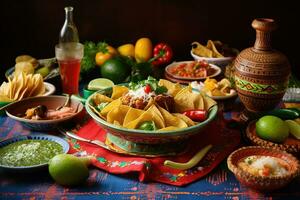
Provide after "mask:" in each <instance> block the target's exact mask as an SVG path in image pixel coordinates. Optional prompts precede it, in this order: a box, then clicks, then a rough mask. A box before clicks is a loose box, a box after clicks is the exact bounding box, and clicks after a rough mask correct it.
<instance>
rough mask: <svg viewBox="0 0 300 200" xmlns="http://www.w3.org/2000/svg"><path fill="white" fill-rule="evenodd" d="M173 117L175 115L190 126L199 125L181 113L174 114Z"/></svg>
mask: <svg viewBox="0 0 300 200" xmlns="http://www.w3.org/2000/svg"><path fill="white" fill-rule="evenodd" d="M172 115H174V116H176V117H178V118H180V119H182V120H183V121H184V122H185V123H186V124H187V125H188V126H194V125H196V124H197V123H196V122H194V121H193V120H191V119H190V118H189V117H187V116H186V115H184V114H181V113H172Z"/></svg>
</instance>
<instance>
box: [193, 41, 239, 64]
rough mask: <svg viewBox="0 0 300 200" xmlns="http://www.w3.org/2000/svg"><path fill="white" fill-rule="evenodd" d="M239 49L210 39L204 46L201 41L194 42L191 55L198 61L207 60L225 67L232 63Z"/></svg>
mask: <svg viewBox="0 0 300 200" xmlns="http://www.w3.org/2000/svg"><path fill="white" fill-rule="evenodd" d="M238 53H239V51H238V50H237V49H234V48H230V47H228V46H227V45H226V44H223V43H222V42H220V41H212V40H208V41H207V45H206V46H204V45H202V44H200V43H199V42H193V43H192V49H191V56H192V57H193V58H194V59H195V60H196V61H201V60H205V61H206V62H208V63H211V64H215V65H218V66H220V67H224V66H226V65H228V64H229V63H231V62H232V61H233V60H234V59H235V57H236V56H237V54H238Z"/></svg>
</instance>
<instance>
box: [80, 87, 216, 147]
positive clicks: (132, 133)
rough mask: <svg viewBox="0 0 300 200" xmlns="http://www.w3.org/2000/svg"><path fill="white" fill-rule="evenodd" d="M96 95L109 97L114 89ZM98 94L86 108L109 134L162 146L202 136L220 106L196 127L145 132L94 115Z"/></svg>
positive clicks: (214, 107)
mask: <svg viewBox="0 0 300 200" xmlns="http://www.w3.org/2000/svg"><path fill="white" fill-rule="evenodd" d="M96 93H100V94H104V95H107V96H109V95H111V93H112V88H106V89H104V90H99V91H97V92H96ZM96 93H94V94H93V95H91V96H90V97H89V98H88V99H87V101H86V104H85V108H86V110H87V112H88V114H89V115H90V116H91V117H92V118H93V119H94V120H95V122H97V123H98V124H99V125H100V126H101V127H102V128H104V129H105V130H106V131H107V132H109V133H111V134H112V135H115V136H117V137H121V138H124V139H125V140H128V141H132V142H134V143H144V144H160V143H168V142H177V141H180V140H186V139H188V138H189V137H191V136H192V135H196V134H202V131H203V130H204V129H205V128H206V126H207V125H208V124H209V123H210V122H211V121H212V120H213V119H214V118H215V117H216V115H217V111H218V106H217V105H215V106H213V107H212V108H211V109H210V110H209V114H208V118H207V119H206V120H205V121H203V122H201V123H198V124H197V125H194V126H190V127H187V128H183V129H178V130H177V131H174V130H172V131H145V130H139V129H127V128H123V127H118V126H115V125H113V124H111V123H108V122H106V121H105V120H103V119H101V118H100V117H99V116H98V115H97V114H96V113H94V111H93V110H92V109H91V108H90V106H92V98H93V96H94V95H95V94H96Z"/></svg>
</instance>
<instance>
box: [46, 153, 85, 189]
mask: <svg viewBox="0 0 300 200" xmlns="http://www.w3.org/2000/svg"><path fill="white" fill-rule="evenodd" d="M49 173H50V175H51V176H52V178H53V179H54V180H55V181H56V182H57V183H59V184H61V185H64V186H74V185H79V184H81V183H83V182H84V181H85V180H86V179H87V178H88V177H89V170H88V167H87V162H86V159H81V158H78V157H76V156H73V155H70V154H59V155H56V156H54V157H53V158H52V159H51V160H50V161H49Z"/></svg>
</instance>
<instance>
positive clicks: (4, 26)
mask: <svg viewBox="0 0 300 200" xmlns="http://www.w3.org/2000/svg"><path fill="white" fill-rule="evenodd" d="M65 6H73V7H74V21H75V24H76V26H77V28H78V31H79V36H80V41H81V42H82V43H83V42H85V41H93V42H99V41H106V42H108V43H109V44H111V45H113V46H115V47H117V46H119V45H121V44H125V43H133V44H134V43H135V42H136V40H137V39H139V38H141V37H149V38H150V39H151V40H152V42H153V43H154V44H155V43H158V42H161V41H163V42H167V43H169V44H170V45H171V46H172V48H173V49H174V54H175V55H174V60H178V61H179V60H192V57H191V55H190V49H191V45H190V44H191V43H192V42H193V41H199V42H200V43H203V44H206V41H207V40H208V39H212V40H220V41H222V42H223V43H227V44H228V45H229V46H231V47H235V48H237V49H239V50H242V49H244V48H247V47H250V46H253V44H254V41H255V31H254V30H253V29H252V27H251V22H252V20H253V19H255V18H261V17H264V18H274V19H275V20H276V21H277V23H278V24H279V28H278V29H277V30H276V31H275V32H274V33H273V37H272V46H273V47H274V48H275V49H277V50H279V51H281V52H283V53H284V54H285V55H286V56H287V57H288V59H289V60H290V63H291V66H292V69H293V72H294V74H295V75H296V76H297V77H298V78H300V77H299V75H300V73H299V69H298V68H299V56H298V52H299V36H300V32H299V28H298V27H297V26H298V25H299V23H298V20H299V19H300V18H299V11H298V7H297V6H296V2H295V1H279V0H278V1H276V0H265V1H260V0H251V1H242V0H231V1H230V0H229V1H224V0H223V1H218V0H214V1H203V0H148V1H140V0H126V1H118V0H109V1H107V0H88V1H87V0H86V1H84V0H51V1H50V0H24V1H11V0H1V2H0V7H1V12H0V19H1V23H0V32H1V37H0V40H1V44H0V51H1V54H0V56H1V59H0V71H1V82H2V81H3V80H4V78H5V77H4V72H5V71H6V70H7V69H8V68H10V67H12V66H14V64H15V57H16V56H18V55H22V54H29V55H31V56H33V57H35V58H38V59H39V58H50V57H54V56H55V54H54V46H55V44H56V43H57V42H58V35H59V32H60V29H61V27H62V26H63V23H64V20H65V13H64V7H65Z"/></svg>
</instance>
